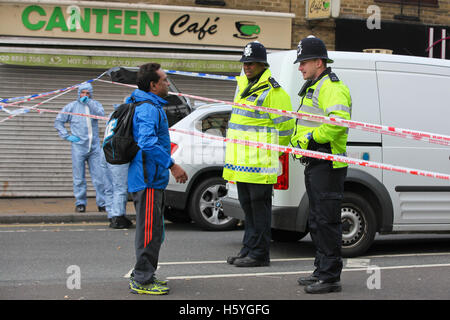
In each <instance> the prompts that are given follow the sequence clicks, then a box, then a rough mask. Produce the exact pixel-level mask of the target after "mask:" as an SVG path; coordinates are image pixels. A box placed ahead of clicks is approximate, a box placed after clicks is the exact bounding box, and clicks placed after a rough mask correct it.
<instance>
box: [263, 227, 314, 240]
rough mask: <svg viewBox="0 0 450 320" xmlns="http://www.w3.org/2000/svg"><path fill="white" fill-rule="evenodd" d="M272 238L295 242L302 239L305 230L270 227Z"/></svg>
mask: <svg viewBox="0 0 450 320" xmlns="http://www.w3.org/2000/svg"><path fill="white" fill-rule="evenodd" d="M271 233H272V240H273V241H277V242H295V241H299V240H301V239H303V238H304V237H305V236H306V235H307V234H308V231H306V232H297V231H290V230H280V229H272V231H271Z"/></svg>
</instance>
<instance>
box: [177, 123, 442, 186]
mask: <svg viewBox="0 0 450 320" xmlns="http://www.w3.org/2000/svg"><path fill="white" fill-rule="evenodd" d="M169 130H170V131H173V132H178V133H183V134H187V135H193V136H198V137H202V138H205V139H211V140H217V141H223V142H231V143H237V144H243V145H247V146H252V147H256V148H261V149H267V150H274V151H279V152H284V153H290V154H296V155H302V156H306V157H311V158H317V159H323V160H330V161H339V162H345V163H348V164H355V165H359V166H363V167H370V168H376V169H382V170H388V171H394V172H400V173H408V174H412V175H416V176H423V177H429V178H437V179H443V180H449V181H450V175H449V174H445V173H439V172H431V171H424V170H419V169H412V168H406V167H400V166H393V165H389V164H384V163H379V162H373V161H366V160H361V159H355V158H349V157H344V156H337V155H333V154H329V153H323V152H317V151H310V150H303V149H299V148H292V147H287V146H281V145H276V144H270V143H263V142H254V141H247V140H239V139H230V138H223V137H219V136H213V135H209V134H204V133H201V132H196V131H189V130H183V129H175V128H170V129H169Z"/></svg>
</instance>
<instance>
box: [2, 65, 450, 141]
mask: <svg viewBox="0 0 450 320" xmlns="http://www.w3.org/2000/svg"><path fill="white" fill-rule="evenodd" d="M169 72H172V73H177V74H182V75H190V76H198V77H207V76H208V77H228V76H221V75H211V74H205V73H198V72H187V71H175V70H169ZM106 73H107V71H105V72H103V73H102V74H101V75H99V76H98V77H97V78H94V79H91V80H88V81H85V82H82V83H79V84H76V85H74V86H72V87H79V86H80V85H82V84H83V83H88V82H93V81H101V82H107V83H112V84H118V85H123V86H128V87H132V88H136V85H130V84H124V83H119V82H113V81H106V80H101V79H100V78H101V77H102V76H103V75H105V74H106ZM231 78H232V77H230V79H231ZM230 79H229V80H230ZM72 87H69V88H72ZM67 89H68V88H64V89H59V90H54V91H51V92H47V93H43V94H35V95H30V96H27V97H17V98H10V99H3V100H0V102H5V101H13V100H17V99H19V100H20V99H26V100H22V102H23V101H29V100H32V99H37V98H39V97H43V96H45V95H49V94H54V93H58V92H61V91H65V90H67ZM169 94H171V95H177V96H184V97H188V98H192V99H197V100H202V101H207V102H216V103H225V104H229V105H235V106H240V107H244V108H249V109H254V110H258V111H263V112H270V113H274V114H279V115H283V116H289V117H292V118H297V119H305V120H309V121H315V122H321V123H328V124H332V125H338V126H343V127H348V128H351V129H357V130H362V131H367V132H372V133H379V134H386V135H391V136H396V137H400V138H406V139H413V140H419V141H425V142H429V143H434V144H440V145H445V146H450V136H447V135H442V134H436V133H430V132H425V131H416V130H411V129H403V128H396V127H393V126H384V125H377V124H370V123H365V122H359V121H354V120H345V119H340V118H335V117H326V116H321V115H313V114H306V113H300V112H295V111H285V110H279V109H273V108H269V107H258V106H252V105H247V104H238V103H235V102H228V101H223V100H218V99H212V98H206V97H200V96H194V95H189V94H184V93H174V92H169ZM24 109H26V108H24ZM0 110H1V109H0Z"/></svg>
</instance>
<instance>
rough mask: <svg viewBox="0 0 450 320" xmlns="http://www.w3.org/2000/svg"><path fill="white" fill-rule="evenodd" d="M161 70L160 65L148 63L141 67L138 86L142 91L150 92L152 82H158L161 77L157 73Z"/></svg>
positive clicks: (137, 77)
mask: <svg viewBox="0 0 450 320" xmlns="http://www.w3.org/2000/svg"><path fill="white" fill-rule="evenodd" d="M160 68H161V65H160V64H159V63H153V62H152V63H146V64H143V65H142V66H140V67H139V71H138V73H137V76H136V84H137V86H138V88H139V89H140V90H142V91H145V92H149V91H150V82H158V81H159V75H158V74H157V73H156V71H158V70H159V69H160Z"/></svg>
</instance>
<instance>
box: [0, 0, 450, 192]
mask: <svg viewBox="0 0 450 320" xmlns="http://www.w3.org/2000/svg"><path fill="white" fill-rule="evenodd" d="M0 21H1V23H0V98H3V99H4V98H11V97H20V96H26V95H29V94H35V93H43V92H49V91H52V90H55V89H60V88H65V87H68V86H71V85H74V84H77V83H80V82H82V81H85V80H89V79H94V78H96V77H97V76H98V75H100V74H102V73H103V72H104V71H105V70H108V69H109V68H111V67H115V66H129V67H136V66H139V65H141V64H142V63H145V62H149V61H156V62H159V63H161V64H162V66H163V68H164V69H166V70H178V71H188V72H189V71H192V72H204V73H213V74H226V75H237V74H239V72H240V68H241V64H240V63H239V58H240V56H241V54H242V49H243V47H244V46H245V44H246V43H248V42H250V41H254V40H258V41H260V42H262V43H263V44H264V45H265V46H266V47H267V48H268V50H269V51H278V50H288V49H295V48H296V47H297V44H298V42H299V40H301V39H302V38H304V37H306V36H308V35H311V34H313V35H315V36H317V37H320V38H322V39H323V40H324V41H325V43H326V45H327V47H328V48H329V50H340V51H362V50H365V49H376V50H381V51H383V52H392V53H394V54H402V55H417V56H425V57H428V56H430V57H434V58H446V59H448V58H450V53H449V51H450V48H449V46H450V45H449V43H450V39H447V38H448V36H450V27H449V25H450V0H371V1H370V0H340V1H339V0H326V1H318V0H239V1H238V0H151V1H149V0H147V1H146V0H140V1H134V0H129V1H114V0H109V1H101V0H96V1H69V0H67V1H63V0H58V1H57V0H39V1H36V0H0ZM170 78H171V79H172V81H173V82H174V83H175V85H176V86H177V88H178V90H179V91H180V92H183V93H188V94H192V95H198V96H203V97H209V98H215V99H223V100H232V98H233V96H234V92H235V83H233V82H232V81H222V80H210V79H204V78H198V77H186V76H181V75H173V76H171V77H170ZM130 91H131V89H130V88H127V87H119V86H112V85H111V84H108V83H105V82H100V81H95V82H94V98H95V99H97V100H99V101H100V102H102V103H103V105H104V108H105V112H106V114H109V113H110V112H111V111H112V110H113V104H115V103H120V102H121V101H122V100H123V98H124V97H125V96H127V95H128V94H129V93H130ZM48 99H49V98H48V97H47V98H42V99H39V100H33V101H29V102H24V103H21V105H22V106H27V107H30V106H32V107H35V106H36V104H37V103H40V102H45V103H44V104H42V106H41V107H42V108H45V109H52V110H54V111H57V110H60V109H61V108H62V107H63V106H64V105H65V104H67V103H68V102H70V101H72V100H74V99H76V94H75V93H74V92H68V93H67V94H63V95H61V96H59V97H57V98H54V99H51V100H48ZM192 102H193V103H194V101H192ZM14 108H16V109H17V107H13V106H11V107H9V108H7V109H8V110H9V111H11V110H14ZM4 111H5V110H0V121H2V122H1V123H0V197H53V196H61V197H66V196H72V175H71V160H70V159H71V157H70V146H69V144H68V143H67V142H66V141H62V140H61V139H59V137H58V136H57V134H56V131H55V130H54V129H53V121H54V118H55V114H54V113H50V112H47V113H37V112H28V113H26V114H22V115H18V116H14V117H12V118H11V119H6V118H8V117H9V116H10V115H9V114H8V113H6V112H4ZM100 128H101V132H100V134H101V135H102V134H103V130H104V123H100ZM88 185H89V195H90V196H92V195H94V193H93V187H92V184H91V183H90V181H89V184H88Z"/></svg>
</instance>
